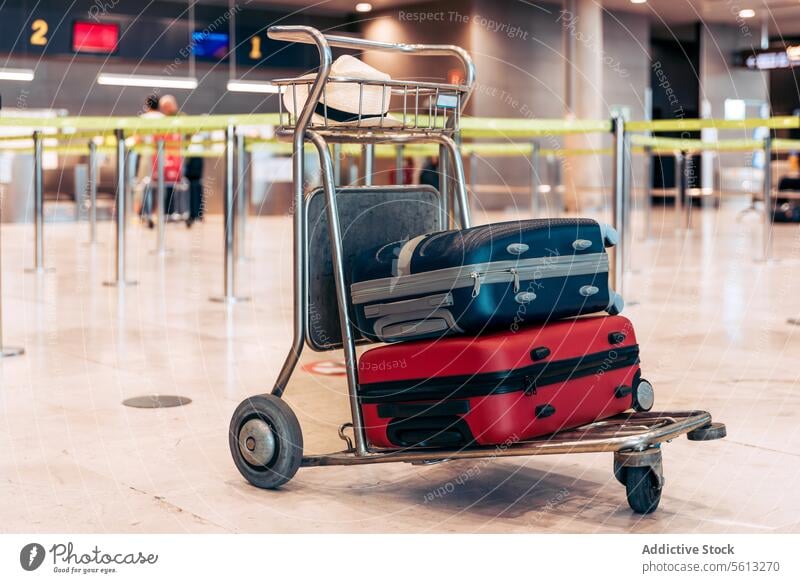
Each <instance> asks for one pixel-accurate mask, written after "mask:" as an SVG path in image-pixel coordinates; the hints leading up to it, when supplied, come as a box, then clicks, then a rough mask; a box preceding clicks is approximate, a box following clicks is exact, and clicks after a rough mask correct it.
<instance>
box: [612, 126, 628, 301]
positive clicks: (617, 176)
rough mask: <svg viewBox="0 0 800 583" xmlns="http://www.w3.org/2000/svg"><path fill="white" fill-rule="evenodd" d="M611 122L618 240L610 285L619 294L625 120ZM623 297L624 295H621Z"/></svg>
mask: <svg viewBox="0 0 800 583" xmlns="http://www.w3.org/2000/svg"><path fill="white" fill-rule="evenodd" d="M611 121H612V123H611V128H612V132H613V135H614V146H613V149H614V153H613V179H612V182H611V184H612V185H613V189H614V191H613V196H612V198H611V215H612V226H613V227H614V228H615V229H616V230H617V233H618V235H619V241H618V242H617V245H616V246H615V247H614V249H613V254H612V256H611V259H612V262H611V269H610V276H611V286H612V288H613V289H614V291H616V292H617V293H619V294H622V293H623V289H622V284H623V281H622V280H623V272H622V268H623V266H624V265H625V209H624V204H625V122H624V121H623V119H622V118H621V117H617V116H615V117H613V118H612V120H611ZM623 297H624V295H623Z"/></svg>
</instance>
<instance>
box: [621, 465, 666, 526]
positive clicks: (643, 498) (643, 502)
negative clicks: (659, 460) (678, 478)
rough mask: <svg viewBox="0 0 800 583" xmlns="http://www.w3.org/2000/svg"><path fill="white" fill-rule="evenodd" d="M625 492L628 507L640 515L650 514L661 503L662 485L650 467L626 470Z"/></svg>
mask: <svg viewBox="0 0 800 583" xmlns="http://www.w3.org/2000/svg"><path fill="white" fill-rule="evenodd" d="M625 492H626V493H627V495H628V505H629V506H630V507H631V509H632V510H633V511H634V512H636V513H638V514H650V513H651V512H655V510H656V508H658V503H659V502H661V485H660V484H659V480H658V477H657V476H656V475H655V473H654V472H653V470H652V469H651V468H648V467H629V468H626V469H625Z"/></svg>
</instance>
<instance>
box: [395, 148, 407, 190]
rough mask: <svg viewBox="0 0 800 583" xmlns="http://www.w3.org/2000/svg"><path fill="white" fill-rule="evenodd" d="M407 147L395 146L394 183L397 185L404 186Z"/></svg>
mask: <svg viewBox="0 0 800 583" xmlns="http://www.w3.org/2000/svg"><path fill="white" fill-rule="evenodd" d="M404 150H405V147H404V146H403V144H398V145H397V146H395V157H394V166H395V168H394V182H395V184H397V185H402V184H403V182H405V180H404V178H405V177H404V176H403V165H404V163H405V154H404Z"/></svg>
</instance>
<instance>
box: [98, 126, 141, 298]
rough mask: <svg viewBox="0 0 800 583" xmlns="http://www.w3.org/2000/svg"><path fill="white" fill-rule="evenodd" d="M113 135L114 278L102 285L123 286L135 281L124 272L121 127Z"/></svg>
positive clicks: (123, 177) (123, 173) (124, 172)
mask: <svg viewBox="0 0 800 583" xmlns="http://www.w3.org/2000/svg"><path fill="white" fill-rule="evenodd" d="M114 137H115V138H116V140H117V188H116V191H117V192H116V197H117V200H116V210H117V221H116V228H117V236H116V250H115V258H116V267H115V273H114V279H113V280H111V281H107V282H105V283H104V285H108V286H119V287H123V286H126V285H135V284H136V282H135V281H128V280H127V279H126V274H125V235H126V229H127V226H128V216H127V212H126V211H127V209H128V204H127V201H126V200H125V194H126V189H125V185H126V182H125V174H126V168H125V165H126V154H127V149H126V147H125V132H124V131H123V130H121V129H117V130H114Z"/></svg>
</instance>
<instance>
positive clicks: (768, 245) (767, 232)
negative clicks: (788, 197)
mask: <svg viewBox="0 0 800 583" xmlns="http://www.w3.org/2000/svg"><path fill="white" fill-rule="evenodd" d="M772 212H773V204H772V133H771V132H768V133H767V136H766V137H765V138H764V261H770V260H772Z"/></svg>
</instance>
